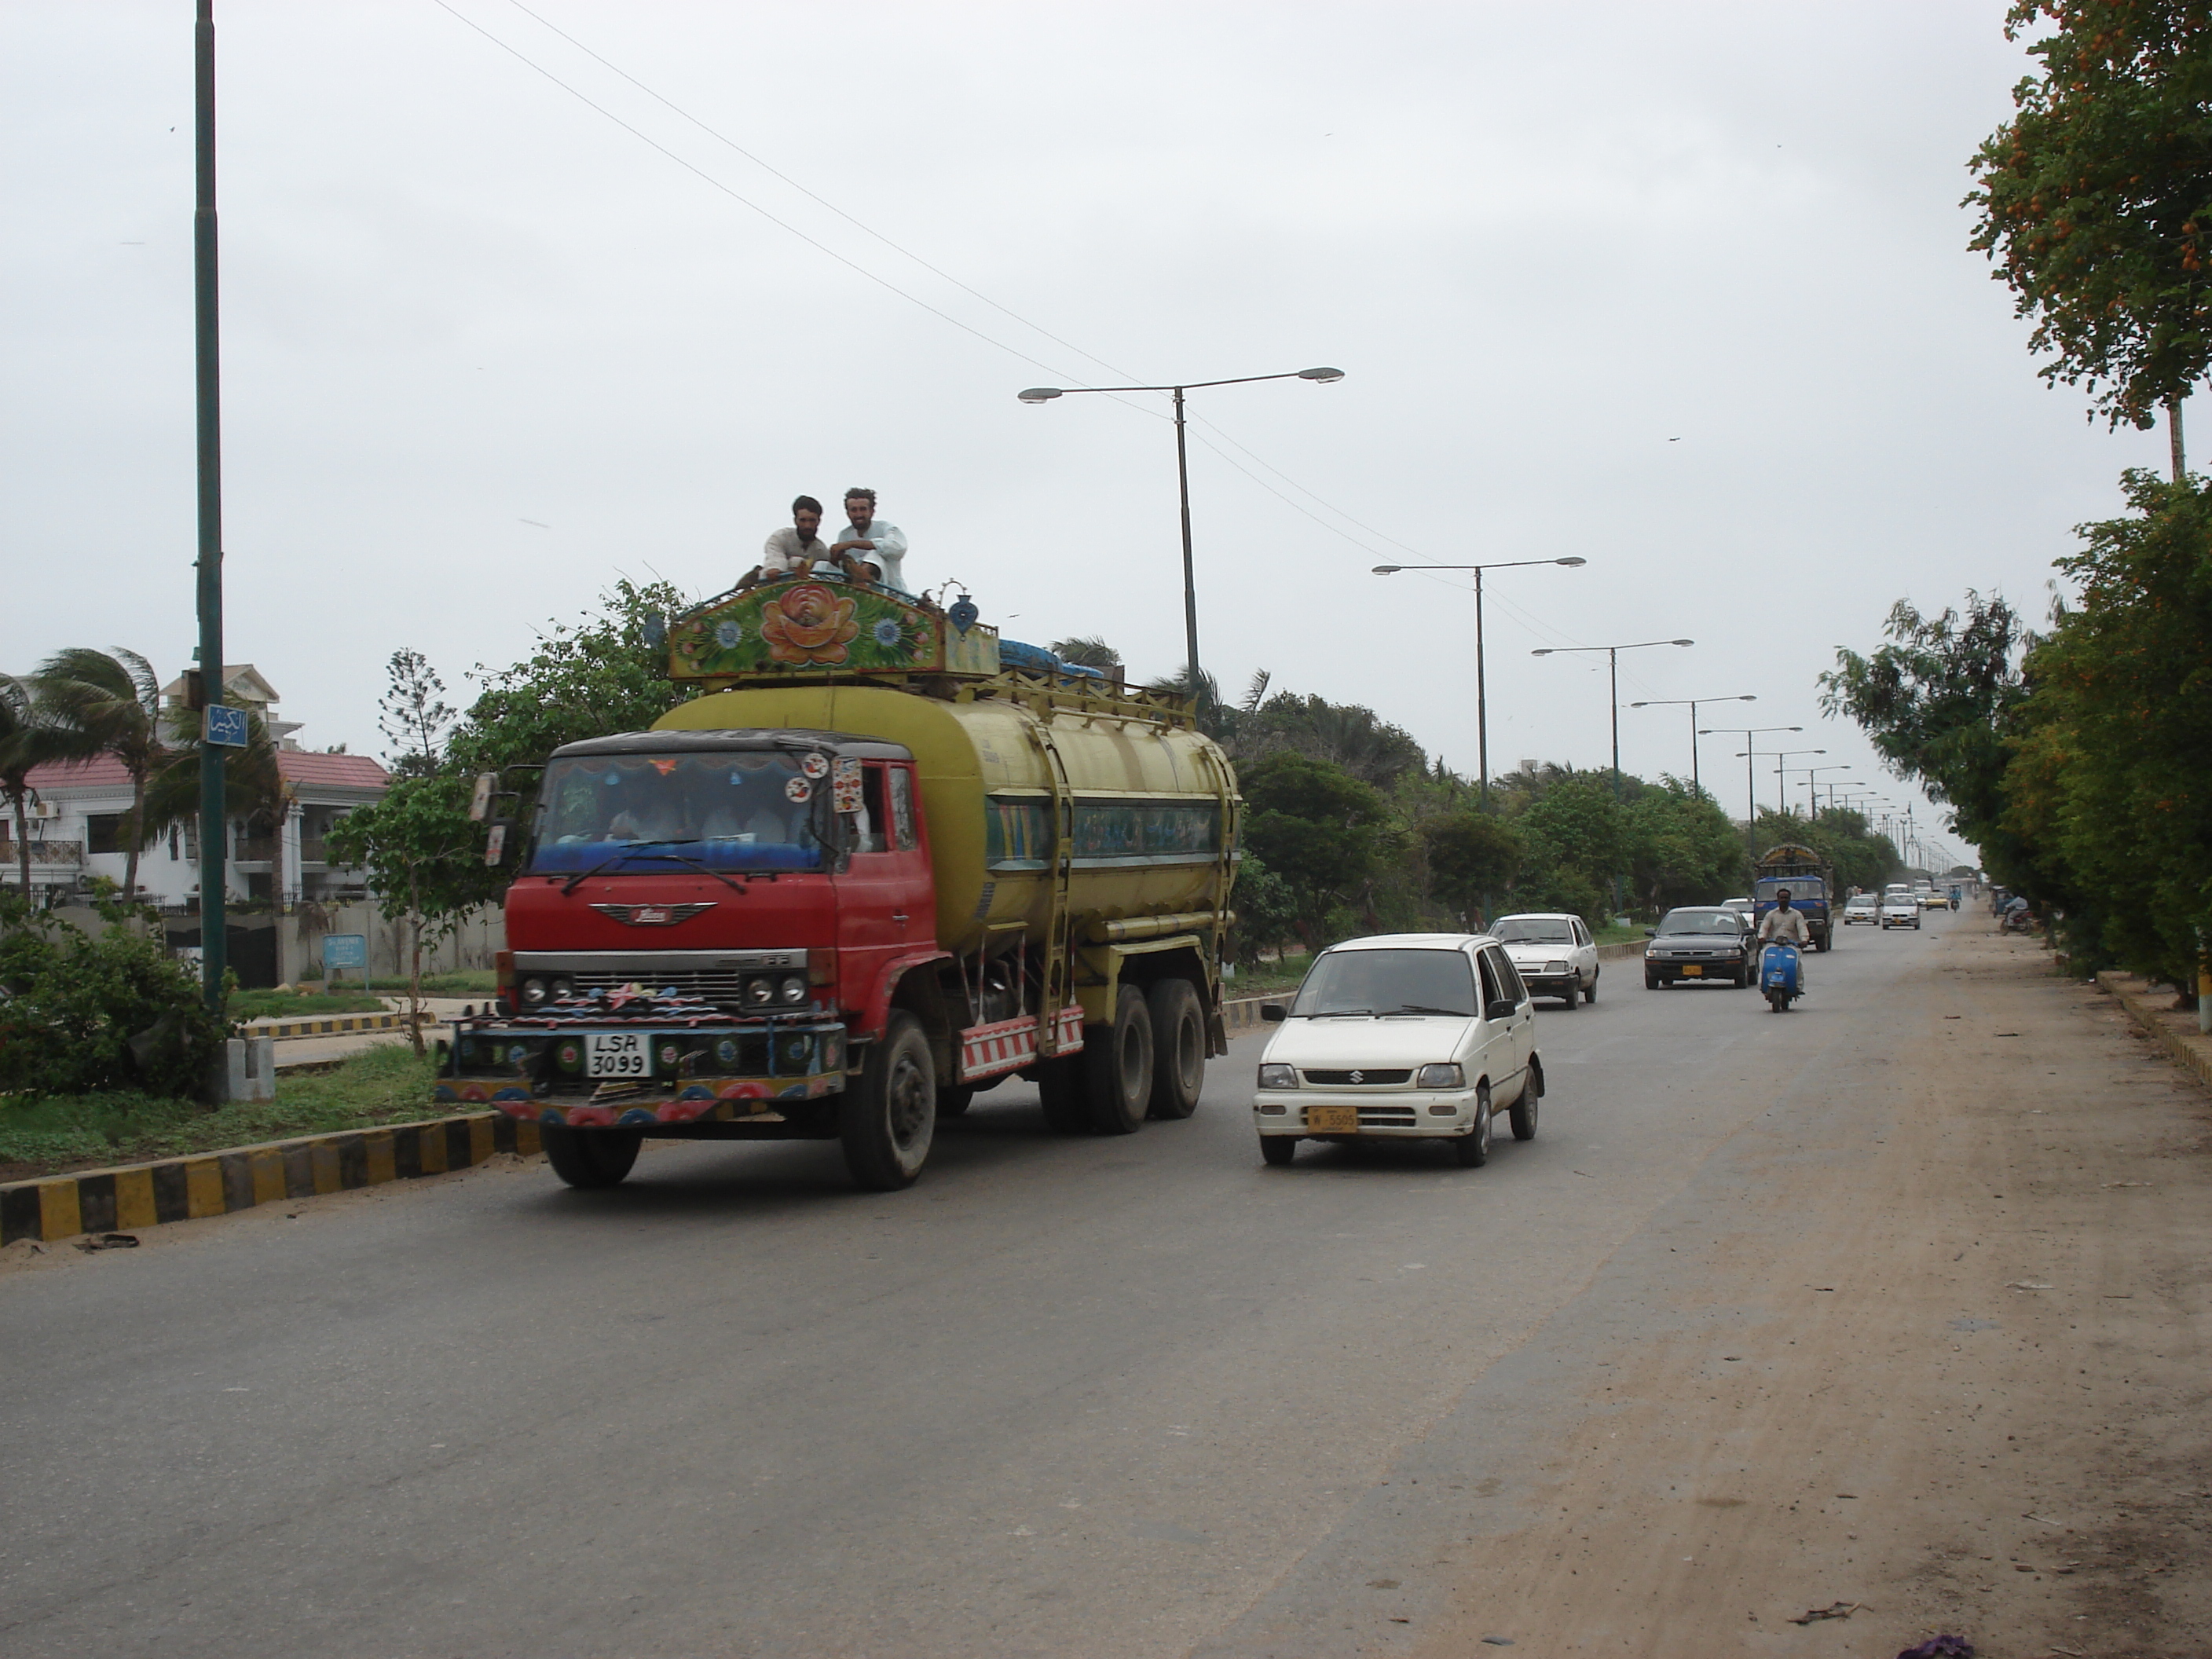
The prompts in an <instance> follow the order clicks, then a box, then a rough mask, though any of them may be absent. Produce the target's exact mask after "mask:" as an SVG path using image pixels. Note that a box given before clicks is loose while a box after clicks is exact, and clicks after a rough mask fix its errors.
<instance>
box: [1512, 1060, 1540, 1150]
mask: <svg viewBox="0 0 2212 1659" xmlns="http://www.w3.org/2000/svg"><path fill="white" fill-rule="evenodd" d="M1543 1099H1544V1068H1543V1066H1541V1065H1539V1064H1538V1063H1537V1062H1536V1061H1535V1060H1530V1061H1529V1062H1528V1079H1527V1081H1525V1082H1524V1083H1522V1085H1521V1098H1520V1099H1518V1100H1516V1101H1515V1102H1514V1103H1513V1104H1512V1105H1511V1106H1510V1107H1509V1108H1507V1109H1506V1116H1507V1119H1508V1121H1510V1122H1511V1123H1512V1125H1513V1139H1516V1140H1534V1139H1535V1138H1536V1115H1537V1113H1538V1112H1539V1111H1541V1109H1543Z"/></svg>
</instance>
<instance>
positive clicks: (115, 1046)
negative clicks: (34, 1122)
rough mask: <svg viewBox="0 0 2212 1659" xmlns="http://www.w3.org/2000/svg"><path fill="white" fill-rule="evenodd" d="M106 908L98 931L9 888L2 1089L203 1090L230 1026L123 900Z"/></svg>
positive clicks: (3, 938) (2, 898)
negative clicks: (33, 905)
mask: <svg viewBox="0 0 2212 1659" xmlns="http://www.w3.org/2000/svg"><path fill="white" fill-rule="evenodd" d="M100 908H101V911H102V914H103V915H105V916H106V927H104V928H103V929H102V930H101V932H100V933H99V934H98V935H97V936H96V937H95V936H94V935H93V934H90V933H86V932H85V931H84V930H83V929H82V928H81V927H76V926H75V925H74V924H71V923H69V922H64V921H59V920H58V919H56V918H54V917H52V916H51V915H49V916H42V917H38V918H35V919H34V918H33V916H32V915H31V912H30V909H29V907H28V906H27V905H26V904H25V903H24V902H23V901H22V900H21V898H20V897H17V896H12V895H4V894H0V1093H9V1094H59V1095H68V1094H86V1093H89V1092H91V1091H95V1090H104V1089H136V1090H143V1091H145V1092H146V1093H148V1094H153V1095H166V1096H186V1097H200V1096H202V1095H204V1093H205V1092H206V1091H207V1084H208V1078H209V1075H210V1069H211V1068H212V1066H214V1063H215V1059H216V1054H218V1053H219V1052H220V1046H221V1044H222V1041H223V1039H224V1038H225V1037H226V1036H228V1035H229V1030H228V1026H227V1025H226V1024H225V1023H224V1022H223V1021H222V1019H220V1018H217V1017H216V1016H215V1015H213V1014H211V1013H210V1012H208V1011H207V1008H206V1006H205V1005H204V1003H203V1002H202V1001H201V999H200V987H199V982H198V981H197V979H196V978H195V977H194V976H193V975H192V973H191V970H190V969H187V968H186V967H185V966H184V965H183V964H182V963H178V962H175V961H173V960H172V959H171V958H170V957H169V956H168V955H167V952H166V951H163V950H162V949H161V946H160V945H157V944H155V942H154V941H153V940H151V939H144V938H142V937H141V936H139V935H138V934H137V933H134V932H132V931H131V928H130V927H129V926H128V925H127V916H128V912H127V911H126V910H125V909H124V908H122V907H120V906H115V905H110V904H102V905H101V907H100Z"/></svg>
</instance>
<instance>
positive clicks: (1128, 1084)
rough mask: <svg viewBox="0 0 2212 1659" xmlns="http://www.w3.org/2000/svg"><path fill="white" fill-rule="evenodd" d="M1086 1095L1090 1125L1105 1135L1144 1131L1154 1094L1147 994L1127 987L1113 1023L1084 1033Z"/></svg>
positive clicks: (1118, 1001) (1117, 998) (1117, 999)
mask: <svg viewBox="0 0 2212 1659" xmlns="http://www.w3.org/2000/svg"><path fill="white" fill-rule="evenodd" d="M1083 1056H1084V1058H1085V1060H1088V1061H1089V1062H1090V1063H1089V1064H1088V1065H1086V1066H1085V1067H1084V1068H1083V1070H1084V1079H1083V1082H1084V1094H1085V1097H1086V1098H1087V1099H1088V1101H1089V1103H1090V1107H1091V1129H1092V1130H1093V1131H1094V1132H1095V1133H1098V1134H1102V1135H1133V1134H1134V1133H1137V1131H1138V1130H1139V1128H1140V1127H1143V1125H1144V1121H1145V1108H1146V1105H1147V1104H1148V1103H1150V1102H1151V1100H1152V1012H1151V1011H1150V1010H1149V1009H1147V1008H1146V1006H1145V994H1144V993H1143V992H1141V991H1139V989H1138V988H1137V987H1135V986H1133V985H1124V986H1122V987H1121V990H1120V992H1119V993H1118V994H1116V995H1115V999H1114V1023H1113V1024H1110V1025H1107V1026H1103V1027H1101V1026H1093V1027H1091V1029H1090V1030H1087V1031H1085V1033H1084V1034H1083Z"/></svg>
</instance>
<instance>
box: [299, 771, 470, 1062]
mask: <svg viewBox="0 0 2212 1659" xmlns="http://www.w3.org/2000/svg"><path fill="white" fill-rule="evenodd" d="M470 795H471V787H470V782H469V780H468V779H467V778H466V777H465V776H463V775H459V774H455V773H436V772H434V773H428V774H417V775H414V776H411V777H402V778H395V779H394V780H392V787H391V788H390V789H389V790H387V791H386V793H385V795H384V798H383V799H381V800H379V801H376V802H374V803H373V804H372V805H368V806H359V807H356V808H355V809H354V810H353V811H350V812H349V813H347V814H346V816H345V817H343V818H341V819H340V820H339V821H338V822H337V823H336V824H335V825H333V826H332V827H331V833H330V844H331V851H332V852H333V853H334V854H336V855H337V857H338V858H339V859H340V860H343V861H344V862H345V863H347V864H349V865H351V866H354V867H356V869H359V870H361V871H362V872H365V873H366V874H367V876H368V886H369V890H370V892H372V893H374V895H375V896H376V905H377V909H378V911H379V913H380V914H381V915H383V917H384V919H385V920H386V921H394V922H400V923H404V926H405V927H406V929H407V940H408V945H407V1009H408V1012H409V1013H410V1015H419V1014H420V1013H421V1012H422V948H423V946H424V945H434V944H435V943H437V942H438V941H440V940H441V939H446V938H448V937H450V936H451V934H452V933H453V930H454V929H455V928H457V927H459V926H460V925H461V921H462V919H463V918H464V917H465V916H466V915H467V914H468V913H469V911H470V910H471V909H473V908H475V907H476V906H477V904H478V903H480V902H482V897H481V895H480V890H479V887H478V884H475V883H472V882H471V881H468V880H466V879H460V878H458V877H459V875H460V872H463V871H465V870H466V869H468V868H469V867H470V866H474V867H475V868H476V869H479V870H481V869H482V868H483V849H484V829H483V825H482V824H480V823H471V821H470V818H469V798H470ZM408 1030H409V1033H410V1036H412V1037H413V1039H414V1043H415V1052H416V1054H421V1053H422V1051H423V1045H422V1025H421V1024H420V1022H419V1021H410V1024H409V1027H408Z"/></svg>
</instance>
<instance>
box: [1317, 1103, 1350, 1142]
mask: <svg viewBox="0 0 2212 1659" xmlns="http://www.w3.org/2000/svg"><path fill="white" fill-rule="evenodd" d="M1306 1129H1307V1132H1308V1133H1311V1134H1317V1135H1349V1134H1357V1133H1359V1108H1358V1107H1357V1106H1309V1107H1307V1108H1306Z"/></svg>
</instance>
